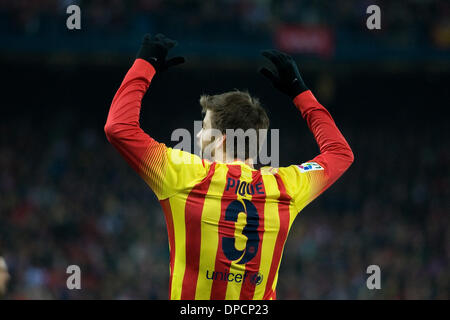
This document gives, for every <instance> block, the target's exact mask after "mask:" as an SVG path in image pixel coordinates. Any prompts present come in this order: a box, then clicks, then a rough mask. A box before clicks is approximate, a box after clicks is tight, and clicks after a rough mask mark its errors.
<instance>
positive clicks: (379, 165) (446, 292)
mask: <svg viewBox="0 0 450 320" xmlns="http://www.w3.org/2000/svg"><path fill="white" fill-rule="evenodd" d="M69 118H70V117H69V116H67V115H65V114H64V113H60V114H58V115H57V119H60V120H59V121H48V123H46V124H39V122H36V121H33V119H31V118H30V117H21V119H20V121H19V120H18V119H17V120H14V121H2V122H1V125H0V255H1V254H3V255H4V257H5V258H6V261H7V263H8V267H9V272H10V274H11V282H10V285H9V291H8V293H7V295H6V297H7V298H9V299H70V298H79V299H92V298H99V299H166V298H167V297H168V291H167V290H168V280H169V248H168V240H167V233H166V225H165V220H164V215H163V212H162V210H161V208H160V207H159V204H158V202H157V200H156V198H155V196H154V195H153V194H152V193H151V191H150V190H149V189H148V188H147V186H146V184H145V183H144V182H143V181H142V180H141V179H140V178H139V177H138V175H137V174H135V173H134V171H133V170H132V169H131V168H129V167H128V165H127V164H126V163H125V161H124V160H123V159H122V158H121V157H120V156H119V155H118V154H117V152H116V151H115V150H114V149H113V147H112V146H111V145H109V144H108V143H107V140H106V138H105V136H104V133H103V130H102V129H103V128H102V127H101V126H99V127H90V126H89V127H86V126H85V125H82V123H83V121H82V120H80V121H79V120H74V119H69ZM105 118H106V115H105ZM62 119H65V120H64V121H62ZM355 121H356V120H355V119H353V120H352V119H347V120H346V125H347V126H346V127H343V128H342V130H343V132H344V134H345V135H346V137H347V139H348V141H349V143H350V145H351V146H352V148H353V150H354V153H355V163H354V164H353V166H352V167H351V168H350V170H349V171H348V172H347V173H345V175H344V176H343V178H342V180H340V181H338V182H337V183H336V185H335V186H333V187H332V188H331V189H330V190H329V191H327V192H326V193H325V194H324V195H322V196H320V197H319V198H318V200H316V201H315V202H313V203H312V204H310V205H309V206H308V207H306V208H305V209H304V211H303V212H302V213H301V214H300V215H299V216H298V218H297V220H296V221H295V222H294V225H293V227H292V229H291V232H290V235H289V237H288V240H287V245H286V248H285V251H284V254H283V256H284V258H283V260H282V264H281V268H280V276H279V282H278V292H277V296H278V298H279V299H348V298H352V299H388V298H389V299H449V298H450V273H449V272H448V271H449V261H450V221H449V214H448V213H449V207H448V199H449V197H450V193H449V189H450V188H449V184H448V183H449V180H448V175H449V172H448V170H449V162H450V152H449V150H450V147H449V146H448V141H443V140H442V138H441V137H442V135H441V134H442V132H440V131H439V130H440V129H439V128H438V127H422V128H420V127H417V128H410V129H407V128H403V129H402V130H397V129H394V128H386V127H382V126H378V127H372V128H370V127H367V128H364V130H357V129H355V128H354V129H352V128H351V126H352V124H356V123H355ZM50 123H53V124H50ZM292 139H293V141H290V142H286V141H283V143H282V147H283V146H287V145H295V144H296V143H298V141H299V139H300V141H310V140H312V137H311V135H310V134H309V133H307V134H306V133H305V135H304V136H301V137H295V138H292ZM311 145H313V144H312V143H311ZM418 146H421V147H420V148H418ZM292 150H297V151H292ZM298 150H299V148H295V149H290V150H289V152H286V151H285V153H284V156H283V158H282V161H283V162H285V163H298V161H299V159H300V160H301V161H302V160H308V159H304V155H302V153H301V151H298ZM72 264H75V265H79V266H80V268H81V271H82V282H81V285H82V289H81V290H68V289H67V287H66V279H67V277H68V274H66V268H67V267H68V266H69V265H72ZM369 265H378V266H379V267H380V268H381V285H382V288H381V290H368V289H367V287H366V279H367V277H368V276H369V275H368V274H366V269H367V267H368V266H369Z"/></svg>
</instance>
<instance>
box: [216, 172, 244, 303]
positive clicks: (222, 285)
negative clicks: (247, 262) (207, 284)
mask: <svg viewBox="0 0 450 320" xmlns="http://www.w3.org/2000/svg"><path fill="white" fill-rule="evenodd" d="M227 167H228V172H227V177H226V181H228V178H233V179H235V180H239V178H240V177H241V167H240V165H227ZM234 190H235V188H229V189H228V190H226V188H225V190H224V191H223V194H222V199H221V208H220V221H219V232H218V234H217V235H218V237H219V241H218V246H217V253H216V262H215V266H214V271H215V272H223V274H224V275H225V273H228V272H229V271H230V265H231V261H229V260H228V259H227V258H226V257H225V254H224V253H223V251H222V237H223V236H227V237H234V230H233V233H232V234H231V233H230V232H229V230H228V229H227V227H226V226H224V222H225V210H226V208H227V207H228V205H229V204H230V203H231V202H232V201H234V200H236V199H237V195H236V193H235V192H234ZM216 275H217V274H216ZM212 281H213V284H212V287H211V296H210V298H211V300H224V299H225V296H226V291H227V284H228V281H224V280H221V279H219V277H218V276H217V278H215V279H213V280H212Z"/></svg>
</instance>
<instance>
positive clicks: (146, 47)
mask: <svg viewBox="0 0 450 320" xmlns="http://www.w3.org/2000/svg"><path fill="white" fill-rule="evenodd" d="M177 44H178V43H177V41H175V40H172V39H169V38H167V37H166V36H165V35H163V34H161V33H158V34H157V35H153V36H151V35H150V34H148V33H147V34H146V35H145V36H144V39H143V40H142V45H141V48H140V49H139V52H138V54H137V56H136V58H137V59H144V60H146V61H147V62H149V63H150V64H151V65H152V66H153V67H154V68H155V70H156V72H157V73H158V72H162V71H164V70H167V69H168V68H170V67H173V66H176V65H178V64H181V63H184V61H185V59H184V57H174V58H171V59H169V60H166V59H167V54H168V53H169V50H170V49H172V48H173V47H175V46H176V45H177Z"/></svg>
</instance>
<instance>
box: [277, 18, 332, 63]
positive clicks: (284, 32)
mask: <svg viewBox="0 0 450 320" xmlns="http://www.w3.org/2000/svg"><path fill="white" fill-rule="evenodd" d="M275 43H276V44H277V46H278V48H279V49H280V50H282V51H285V52H287V53H291V54H295V53H305V54H317V55H320V56H325V57H330V56H332V55H333V54H334V33H333V31H332V30H331V29H330V28H327V27H305V26H299V25H284V26H281V27H279V28H278V29H277V31H276V32H275Z"/></svg>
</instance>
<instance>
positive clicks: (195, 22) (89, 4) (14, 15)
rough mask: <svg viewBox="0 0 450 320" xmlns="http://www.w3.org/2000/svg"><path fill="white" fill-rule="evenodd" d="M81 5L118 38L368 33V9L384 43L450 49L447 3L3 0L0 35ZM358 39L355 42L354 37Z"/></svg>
mask: <svg viewBox="0 0 450 320" xmlns="http://www.w3.org/2000/svg"><path fill="white" fill-rule="evenodd" d="M70 4H77V5H79V6H80V8H81V10H82V14H83V29H84V30H87V32H92V33H94V32H96V31H100V32H107V33H112V34H115V35H120V34H127V33H130V32H131V33H142V31H150V32H152V31H153V30H157V31H160V30H165V32H171V34H174V33H177V32H183V33H184V34H196V35H197V36H201V37H207V36H208V35H212V36H214V37H229V38H233V37H237V36H242V35H253V36H256V37H257V36H258V35H261V36H267V34H270V32H271V31H273V30H274V29H275V28H276V26H277V25H279V24H286V23H288V24H289V23H294V24H301V25H305V26H325V27H330V28H332V29H333V30H335V31H336V32H340V31H343V32H345V31H352V32H356V33H358V32H360V33H362V32H366V31H367V30H366V27H365V23H366V19H367V17H368V15H367V13H366V8H367V7H368V6H369V5H372V4H377V5H379V6H380V8H381V13H382V30H383V31H382V32H381V33H382V34H383V35H384V36H385V38H386V39H384V37H383V40H385V41H387V42H390V43H394V44H396V45H401V44H409V45H411V44H417V43H420V44H422V43H426V44H428V43H433V44H435V45H438V46H443V47H446V48H448V47H450V22H449V21H450V3H449V2H448V1H447V0H408V1H387V0H341V1H327V0H312V1H311V0H309V1H307V0H209V1H201V0H164V1H162V0H138V1H126V0H109V1H106V0H95V1H92V0H15V1H11V0H1V1H0V16H1V17H2V19H1V20H2V22H1V23H0V26H1V28H2V30H1V32H16V33H19V34H36V33H39V32H50V33H52V32H53V33H54V32H56V30H55V29H58V30H60V31H61V32H62V31H64V30H63V28H55V27H54V25H53V23H54V21H58V23H59V19H62V18H64V19H65V17H67V14H66V8H67V7H68V6H69V5H70ZM353 40H355V39H353Z"/></svg>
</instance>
